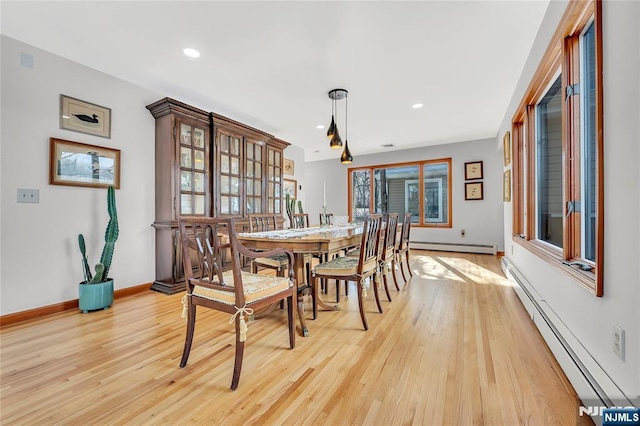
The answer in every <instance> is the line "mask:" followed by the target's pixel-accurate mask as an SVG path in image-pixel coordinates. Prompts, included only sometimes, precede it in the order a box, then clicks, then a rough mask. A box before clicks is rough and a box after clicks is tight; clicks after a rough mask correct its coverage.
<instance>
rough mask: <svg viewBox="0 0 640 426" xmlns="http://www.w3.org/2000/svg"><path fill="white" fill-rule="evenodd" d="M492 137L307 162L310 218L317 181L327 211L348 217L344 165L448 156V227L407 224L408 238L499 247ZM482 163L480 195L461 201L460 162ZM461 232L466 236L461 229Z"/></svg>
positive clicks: (498, 182)
mask: <svg viewBox="0 0 640 426" xmlns="http://www.w3.org/2000/svg"><path fill="white" fill-rule="evenodd" d="M327 149H328V148H327ZM500 149H501V148H496V146H495V141H494V140H493V139H484V140H478V141H468V142H460V143H456V144H447V145H438V146H429V147H424V148H416V149H407V150H402V151H391V152H388V153H384V154H371V155H363V156H359V155H358V153H357V152H352V154H353V155H354V158H355V161H354V162H353V164H350V165H344V164H341V163H340V160H339V158H336V159H335V160H325V161H316V162H310V163H306V166H305V180H306V182H307V186H308V191H307V192H306V198H305V206H306V208H307V211H308V212H309V213H310V214H311V215H310V218H312V220H311V222H312V223H313V222H315V223H317V222H318V214H319V213H320V211H321V207H322V184H323V182H324V183H325V185H326V194H327V211H328V212H331V213H334V214H335V215H348V211H347V208H348V199H347V182H348V176H347V173H348V169H349V167H362V166H370V165H380V164H393V163H404V162H409V161H421V160H434V159H439V158H449V157H451V163H452V164H451V167H452V171H451V172H452V174H453V176H452V177H453V180H452V185H453V188H452V190H453V198H452V202H453V206H452V211H453V227H452V228H418V227H416V226H413V227H412V228H411V240H412V241H428V242H441V243H459V244H495V245H496V246H497V247H498V250H503V247H504V243H503V241H504V238H503V230H502V228H503V225H502V220H503V219H502V215H503V206H502V153H501V151H499V150H500ZM470 161H483V168H484V179H483V182H484V199H483V200H481V201H478V200H475V201H465V199H464V163H466V162H470ZM462 229H464V230H465V237H462V236H461V235H460V231H461V230H462Z"/></svg>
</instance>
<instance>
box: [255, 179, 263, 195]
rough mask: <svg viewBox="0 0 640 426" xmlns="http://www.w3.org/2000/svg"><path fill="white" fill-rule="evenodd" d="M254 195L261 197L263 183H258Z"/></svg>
mask: <svg viewBox="0 0 640 426" xmlns="http://www.w3.org/2000/svg"><path fill="white" fill-rule="evenodd" d="M253 190H254V191H253V192H254V195H257V196H261V195H262V181H258V182H256V185H255V186H254V187H253Z"/></svg>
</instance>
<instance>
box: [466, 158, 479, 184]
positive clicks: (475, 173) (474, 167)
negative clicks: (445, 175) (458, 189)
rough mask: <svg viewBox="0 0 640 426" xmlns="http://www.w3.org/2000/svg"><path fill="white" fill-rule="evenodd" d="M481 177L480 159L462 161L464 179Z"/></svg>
mask: <svg viewBox="0 0 640 426" xmlns="http://www.w3.org/2000/svg"><path fill="white" fill-rule="evenodd" d="M482 177H483V174H482V161H471V162H469V163H464V180H478V179H482Z"/></svg>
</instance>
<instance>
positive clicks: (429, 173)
mask: <svg viewBox="0 0 640 426" xmlns="http://www.w3.org/2000/svg"><path fill="white" fill-rule="evenodd" d="M423 175H424V194H423V196H424V221H425V223H449V164H448V163H432V164H425V165H424V167H423ZM411 220H412V222H413V217H412V219H411Z"/></svg>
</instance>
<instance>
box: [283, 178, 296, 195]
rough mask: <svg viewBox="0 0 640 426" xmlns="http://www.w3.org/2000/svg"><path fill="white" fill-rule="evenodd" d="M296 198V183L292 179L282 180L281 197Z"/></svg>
mask: <svg viewBox="0 0 640 426" xmlns="http://www.w3.org/2000/svg"><path fill="white" fill-rule="evenodd" d="M287 194H289V196H290V197H291V198H298V182H296V181H295V180H293V179H282V195H283V196H285V197H286V196H287Z"/></svg>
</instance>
